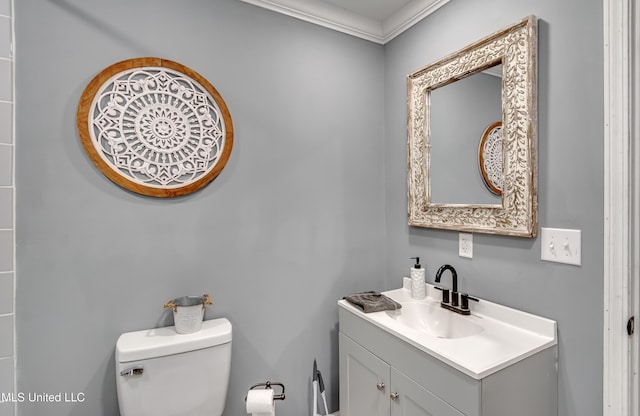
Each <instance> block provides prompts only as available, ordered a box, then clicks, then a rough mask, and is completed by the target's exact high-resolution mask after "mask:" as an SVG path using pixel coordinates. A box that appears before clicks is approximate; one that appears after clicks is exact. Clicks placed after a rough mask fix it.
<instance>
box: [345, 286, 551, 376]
mask: <svg viewBox="0 0 640 416" xmlns="http://www.w3.org/2000/svg"><path fill="white" fill-rule="evenodd" d="M407 281H409V283H410V280H409V279H407V278H405V288H400V289H395V290H390V291H387V292H382V293H383V294H385V295H386V296H388V297H390V298H391V299H393V300H395V301H396V302H399V303H401V304H402V303H406V302H426V303H431V304H433V305H438V307H439V304H440V299H441V296H442V293H441V292H440V291H438V290H436V289H435V288H434V287H433V286H432V285H429V284H428V285H427V298H426V299H424V300H420V301H416V300H415V299H412V298H411V291H410V290H409V289H408V287H410V286H407ZM469 303H470V308H471V315H468V316H462V315H460V316H459V317H460V318H461V319H465V320H469V322H473V323H475V324H477V325H480V326H481V327H482V329H483V330H482V331H481V332H480V333H477V334H474V335H470V336H467V337H462V338H438V337H435V336H433V335H430V334H428V333H425V332H423V331H418V330H415V329H413V328H409V327H407V326H405V325H401V324H399V323H398V321H397V320H395V319H393V318H392V316H391V314H390V313H387V312H384V311H383V312H372V313H364V312H362V311H361V310H360V309H358V308H356V307H354V306H353V305H351V304H350V303H349V302H347V301H346V300H340V301H339V302H338V305H339V307H340V308H343V309H345V310H347V311H349V312H351V313H353V314H355V315H357V316H359V317H361V318H362V319H364V320H366V321H368V322H370V323H372V324H374V325H375V326H377V327H379V328H381V329H383V330H385V331H387V332H388V333H390V334H393V335H395V336H397V337H398V338H400V339H402V340H404V341H406V342H408V343H409V344H411V345H413V346H414V347H416V348H418V349H419V350H422V351H424V352H425V353H427V354H429V355H431V356H433V357H435V358H437V359H439V360H441V361H443V362H445V363H447V364H449V365H450V366H452V367H454V368H456V369H458V370H460V371H462V372H463V373H465V374H467V375H468V376H470V377H472V378H474V379H477V380H480V379H482V378H485V377H487V376H488V375H490V374H493V373H495V372H497V371H499V370H501V369H503V368H505V367H508V366H510V365H512V364H514V363H516V362H518V361H520V360H522V359H524V358H527V357H530V356H532V355H534V354H536V353H537V352H540V351H542V350H544V349H547V348H549V347H551V346H554V345H556V344H557V343H558V337H557V325H556V322H555V321H552V320H550V319H546V318H543V317H540V316H536V315H532V314H529V313H526V312H522V311H519V310H517V309H512V308H508V307H506V306H502V305H498V304H496V303H492V302H488V301H485V300H482V299H480V301H479V302H473V301H470V302H469ZM400 311H401V310H400ZM450 313H454V312H450Z"/></svg>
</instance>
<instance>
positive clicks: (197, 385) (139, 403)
mask: <svg viewBox="0 0 640 416" xmlns="http://www.w3.org/2000/svg"><path fill="white" fill-rule="evenodd" d="M230 368H231V323H230V322H229V321H228V320H227V319H224V318H220V319H212V320H209V321H204V322H203V323H202V329H201V330H200V331H199V332H196V333H193V334H178V333H176V332H175V330H174V327H165V328H155V329H147V330H143V331H136V332H128V333H125V334H122V335H120V338H118V342H117V343H116V380H117V381H116V384H117V390H118V403H119V406H120V415H121V416H158V415H163V416H187V415H188V416H205V415H206V416H220V415H222V412H223V410H224V405H225V400H226V397H227V388H228V386H229V372H230Z"/></svg>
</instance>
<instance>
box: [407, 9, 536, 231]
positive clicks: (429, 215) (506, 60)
mask: <svg viewBox="0 0 640 416" xmlns="http://www.w3.org/2000/svg"><path fill="white" fill-rule="evenodd" d="M536 26H537V20H536V18H535V17H534V16H529V17H527V18H525V19H523V20H522V21H520V22H518V23H516V24H514V25H512V26H509V27H507V28H505V29H503V30H500V31H498V32H496V33H494V34H492V35H490V36H487V37H485V38H483V39H481V40H479V41H478V42H475V43H473V44H471V45H469V46H467V47H466V48H464V49H462V50H460V51H458V52H455V53H453V54H451V55H448V56H446V57H444V58H442V59H440V60H438V61H436V62H434V63H432V64H430V65H428V66H426V67H424V68H421V69H419V70H417V71H415V72H414V73H412V74H410V75H409V76H408V82H407V85H408V217H409V224H410V225H413V226H419V227H428V228H439V229H449V230H457V231H467V232H478V233H489V234H502V235H512V236H519V237H535V236H536V234H537V160H536V157H537V132H536V124H537V118H536V77H537V75H536V64H537V55H536V44H537V35H536V32H537V31H536V29H537V27H536Z"/></svg>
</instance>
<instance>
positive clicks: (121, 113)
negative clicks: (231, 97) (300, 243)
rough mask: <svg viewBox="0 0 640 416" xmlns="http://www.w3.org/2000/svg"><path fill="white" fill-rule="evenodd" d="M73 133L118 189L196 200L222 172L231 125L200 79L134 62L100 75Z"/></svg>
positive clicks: (176, 67) (172, 65)
mask: <svg viewBox="0 0 640 416" xmlns="http://www.w3.org/2000/svg"><path fill="white" fill-rule="evenodd" d="M76 122H77V126H78V133H79V135H80V140H81V142H82V145H83V147H84V149H85V151H86V152H87V154H88V155H89V158H90V159H91V160H92V161H93V163H94V164H95V165H96V166H97V167H98V169H99V170H100V171H101V172H102V173H103V174H104V175H105V176H106V177H107V178H109V179H110V180H112V181H113V182H115V183H116V184H118V185H120V186H122V187H124V188H126V189H128V190H130V191H132V192H136V193H139V194H142V195H148V196H155V197H163V198H166V197H174V196H179V195H185V194H189V193H191V192H194V191H196V190H198V189H200V188H202V187H204V186H205V185H207V184H208V183H209V182H211V181H212V180H213V179H214V178H215V177H216V176H218V174H219V173H220V172H221V171H222V169H223V168H224V166H225V165H226V163H227V160H228V159H229V156H230V155H231V149H232V147H233V123H232V121H231V115H230V114H229V110H228V108H227V105H226V104H225V102H224V100H223V99H222V97H221V96H220V94H219V93H218V91H217V90H216V89H215V88H214V87H213V85H211V83H209V81H207V80H206V79H205V78H204V77H202V76H201V75H200V74H198V73H197V72H195V71H194V70H192V69H190V68H188V67H186V66H184V65H181V64H179V63H176V62H172V61H168V60H166V59H161V58H134V59H129V60H126V61H122V62H118V63H116V64H113V65H111V66H109V67H108V68H106V69H104V70H103V71H102V72H100V73H99V74H98V75H97V76H96V77H95V78H94V79H93V80H92V81H91V82H90V83H89V85H87V87H86V88H85V90H84V92H83V94H82V97H81V98H80V103H79V105H78V113H77V119H76Z"/></svg>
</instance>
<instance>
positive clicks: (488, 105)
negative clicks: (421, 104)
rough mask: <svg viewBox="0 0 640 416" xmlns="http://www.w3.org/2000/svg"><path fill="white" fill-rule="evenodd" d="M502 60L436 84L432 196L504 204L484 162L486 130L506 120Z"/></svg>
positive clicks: (444, 200)
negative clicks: (481, 154) (485, 174)
mask: <svg viewBox="0 0 640 416" xmlns="http://www.w3.org/2000/svg"><path fill="white" fill-rule="evenodd" d="M501 75H502V65H501V64H496V65H494V66H493V67H491V68H489V69H487V70H484V71H481V72H477V73H475V74H472V75H469V76H468V77H466V78H463V79H461V80H459V81H456V82H454V83H451V84H447V85H445V86H443V87H440V88H437V89H434V90H433V91H431V92H430V95H431V98H430V100H431V173H432V175H431V201H432V202H433V203H453V204H494V205H502V195H501V194H496V193H494V192H492V190H491V189H490V188H489V187H488V186H487V185H486V184H485V181H484V180H483V175H482V170H481V169H480V166H479V164H478V163H479V151H480V142H481V140H482V137H483V134H484V132H485V130H486V129H487V128H488V127H489V126H491V125H493V124H494V123H496V122H501V121H502V95H501V94H502V76H501Z"/></svg>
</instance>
